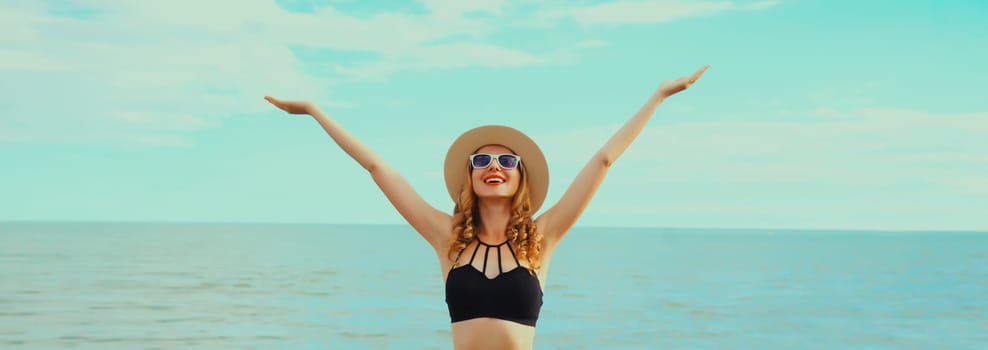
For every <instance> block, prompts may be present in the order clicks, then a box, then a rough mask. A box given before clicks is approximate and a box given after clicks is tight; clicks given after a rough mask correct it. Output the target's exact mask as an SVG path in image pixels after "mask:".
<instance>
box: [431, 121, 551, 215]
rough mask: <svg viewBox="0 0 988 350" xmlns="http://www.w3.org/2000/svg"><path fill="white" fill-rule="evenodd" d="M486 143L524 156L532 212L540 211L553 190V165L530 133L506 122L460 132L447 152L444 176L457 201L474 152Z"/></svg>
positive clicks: (454, 200) (451, 194) (454, 201)
mask: <svg viewBox="0 0 988 350" xmlns="http://www.w3.org/2000/svg"><path fill="white" fill-rule="evenodd" d="M485 145H503V146H504V147H507V148H509V149H511V150H512V151H514V152H515V154H517V155H519V156H521V162H522V164H523V165H524V167H525V174H524V178H525V179H526V180H527V181H528V189H529V195H530V196H531V205H532V213H533V214H534V213H536V212H538V211H539V208H541V207H542V203H543V202H544V201H545V196H546V192H548V190H549V166H548V164H547V163H546V160H545V155H544V154H542V150H541V149H540V148H539V146H538V145H537V144H536V143H535V141H533V140H532V139H531V138H530V137H528V136H527V135H525V134H524V133H522V132H521V131H518V130H516V129H514V128H511V127H507V126H503V125H484V126H480V127H476V128H473V129H470V130H468V131H467V132H465V133H463V135H460V137H459V138H457V139H456V141H453V144H452V145H451V146H450V147H449V151H447V152H446V160H445V162H444V167H445V171H444V176H445V177H446V190H447V191H449V196H450V198H452V199H453V203H458V198H459V196H460V192H461V191H462V190H463V185H464V179H465V178H466V176H467V172H468V171H470V161H469V159H470V154H472V153H473V152H475V151H476V150H477V149H478V148H480V147H483V146H485Z"/></svg>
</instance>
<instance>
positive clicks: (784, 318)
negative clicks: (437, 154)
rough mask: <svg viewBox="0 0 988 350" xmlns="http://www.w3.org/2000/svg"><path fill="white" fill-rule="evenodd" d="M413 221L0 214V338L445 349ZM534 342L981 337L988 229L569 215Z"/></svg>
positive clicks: (161, 345) (871, 343)
mask: <svg viewBox="0 0 988 350" xmlns="http://www.w3.org/2000/svg"><path fill="white" fill-rule="evenodd" d="M438 266H439V265H438V262H437V261H436V259H435V258H434V254H433V253H432V251H431V249H430V248H429V247H428V245H427V244H426V243H425V241H423V240H422V239H421V238H419V236H418V235H417V234H415V233H414V232H413V231H412V230H411V229H409V228H407V227H404V226H370V225H368V226H343V225H256V224H250V225H223V224H69V223H64V224H53V223H34V224H32V223H0V348H3V349H70V348H71V349H152V348H158V349H176V348H202V349H252V348H253V349H276V348H277V349H368V348H370V349H449V348H451V341H450V333H449V318H448V315H447V313H446V309H445V304H444V302H443V294H442V293H443V289H442V281H441V275H440V272H439V267H438ZM546 282H547V287H546V291H545V294H546V295H545V306H544V308H543V310H542V317H541V318H540V320H539V326H538V331H537V335H536V348H537V349H656V348H664V349H755V348H757V349H795V348H798V349H845V348H855V349H975V348H982V349H983V348H984V347H985V346H986V344H988V298H986V297H985V296H986V295H988V233H944V232H826V231H819V232H810V231H773V232H769V231H765V230H700V229H697V230H674V229H618V228H613V229H604V228H579V227H578V228H576V229H574V231H573V232H572V233H571V234H570V235H569V236H568V237H567V238H566V240H565V241H563V243H562V245H561V246H560V250H559V251H558V252H557V254H556V257H555V259H554V261H553V265H552V268H551V271H550V273H549V279H548V280H547V281H546Z"/></svg>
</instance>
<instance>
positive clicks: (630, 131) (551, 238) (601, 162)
mask: <svg viewBox="0 0 988 350" xmlns="http://www.w3.org/2000/svg"><path fill="white" fill-rule="evenodd" d="M707 68H708V66H704V67H703V68H700V70H698V71H696V73H694V74H693V75H692V76H689V77H682V78H679V79H676V80H670V81H666V82H664V83H662V84H661V85H660V86H659V88H658V89H656V91H655V93H654V94H652V96H651V97H650V98H649V99H648V101H647V102H645V105H644V106H642V108H641V109H640V110H639V111H638V113H636V114H635V115H634V116H633V117H632V118H631V120H629V121H628V122H627V123H625V124H624V126H623V127H621V129H619V130H618V131H617V133H615V134H614V136H611V138H610V139H609V140H608V141H607V143H606V144H604V146H603V147H601V149H600V150H599V151H597V153H596V154H595V155H594V157H593V158H591V159H590V161H589V162H588V163H587V165H586V166H584V167H583V170H581V171H580V173H579V174H577V175H576V178H575V179H574V180H573V183H572V184H571V185H570V186H569V188H568V189H566V192H565V193H563V196H562V197H561V198H560V199H559V202H558V203H556V205H554V206H552V207H551V208H549V209H548V210H546V211H545V213H543V214H542V215H541V216H540V217H539V218H538V219H536V221H537V222H538V224H539V225H540V226H541V227H542V230H543V232H544V233H545V239H546V244H547V246H549V247H554V246H555V244H557V243H558V242H559V240H561V239H562V238H563V236H565V235H566V233H567V232H569V230H570V228H572V227H573V225H574V224H575V223H576V220H577V219H578V218H579V217H580V214H582V213H583V210H584V209H586V207H587V205H588V204H589V203H590V199H591V198H593V195H594V193H596V192H597V188H598V187H600V183H601V182H602V181H603V180H604V176H605V175H606V174H607V170H608V169H609V168H610V166H611V164H614V161H615V160H617V158H618V157H620V156H621V154H622V153H624V151H625V150H626V149H627V148H628V145H630V144H631V142H632V141H634V140H635V138H636V137H638V134H639V133H641V131H642V128H644V127H645V123H647V122H648V120H649V119H650V118H652V114H654V113H655V109H656V108H658V107H659V105H660V104H662V102H663V101H665V99H666V98H668V97H669V96H672V95H674V94H675V93H677V92H680V91H683V90H686V88H688V87H689V86H690V85H692V84H693V83H695V82H696V81H697V79H700V76H701V75H703V72H705V71H706V70H707Z"/></svg>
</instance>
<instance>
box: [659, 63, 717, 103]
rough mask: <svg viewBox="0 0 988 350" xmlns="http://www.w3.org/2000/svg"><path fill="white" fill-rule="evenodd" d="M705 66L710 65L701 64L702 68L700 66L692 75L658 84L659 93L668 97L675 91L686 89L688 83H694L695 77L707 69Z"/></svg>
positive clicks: (698, 77) (697, 77)
mask: <svg viewBox="0 0 988 350" xmlns="http://www.w3.org/2000/svg"><path fill="white" fill-rule="evenodd" d="M707 68H710V66H709V65H706V66H703V68H700V70H698V71H696V73H693V75H692V76H688V77H681V78H679V79H676V80H669V81H666V82H663V83H662V85H659V91H658V93H659V95H661V96H662V97H669V96H672V95H674V94H676V93H677V92H680V91H683V90H686V89H688V88H689V87H690V85H693V83H696V81H697V79H700V76H701V75H703V72H706V71H707Z"/></svg>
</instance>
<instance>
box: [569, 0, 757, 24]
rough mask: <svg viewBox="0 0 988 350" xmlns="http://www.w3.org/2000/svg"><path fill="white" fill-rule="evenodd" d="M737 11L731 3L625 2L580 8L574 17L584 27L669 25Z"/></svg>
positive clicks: (639, 0)
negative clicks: (682, 19) (644, 24)
mask: <svg viewBox="0 0 988 350" xmlns="http://www.w3.org/2000/svg"><path fill="white" fill-rule="evenodd" d="M736 8H737V6H736V5H735V4H733V3H731V2H729V1H716V2H710V1H704V2H692V1H691V2H686V1H669V0H638V1H630V0H621V1H614V2H607V3H602V4H595V5H590V6H584V7H578V8H575V9H573V10H571V11H570V15H571V16H572V17H573V19H574V20H576V21H577V22H580V23H584V24H642V23H658V22H667V21H671V20H675V19H680V18H684V17H693V16H701V15H708V14H712V13H716V12H722V11H726V10H732V9H736Z"/></svg>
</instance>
